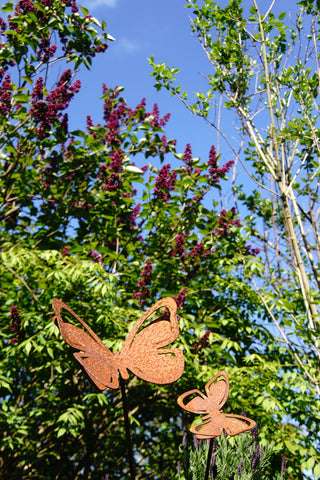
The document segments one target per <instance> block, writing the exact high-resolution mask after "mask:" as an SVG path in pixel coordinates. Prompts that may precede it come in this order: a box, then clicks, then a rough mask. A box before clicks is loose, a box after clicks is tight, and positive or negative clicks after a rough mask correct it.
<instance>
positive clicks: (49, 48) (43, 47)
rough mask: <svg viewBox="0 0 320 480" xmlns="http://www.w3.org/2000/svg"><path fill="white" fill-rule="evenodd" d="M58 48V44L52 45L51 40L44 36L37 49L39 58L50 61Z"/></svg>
mask: <svg viewBox="0 0 320 480" xmlns="http://www.w3.org/2000/svg"><path fill="white" fill-rule="evenodd" d="M56 50H57V45H50V40H49V39H47V38H45V37H43V38H42V39H41V41H40V44H39V49H38V50H37V55H38V59H39V60H42V61H43V62H48V61H49V59H50V58H51V57H53V56H54V54H55V53H56Z"/></svg>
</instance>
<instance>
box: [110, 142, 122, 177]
mask: <svg viewBox="0 0 320 480" xmlns="http://www.w3.org/2000/svg"><path fill="white" fill-rule="evenodd" d="M123 156H124V154H123V151H122V150H121V148H119V149H118V150H112V152H111V154H110V158H111V163H110V166H109V170H110V171H112V172H116V173H120V172H122V162H123Z"/></svg>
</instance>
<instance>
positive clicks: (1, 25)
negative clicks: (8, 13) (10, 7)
mask: <svg viewBox="0 0 320 480" xmlns="http://www.w3.org/2000/svg"><path fill="white" fill-rule="evenodd" d="M6 29H7V24H6V22H5V20H4V19H3V18H2V17H0V35H3V34H4V32H5V31H6Z"/></svg>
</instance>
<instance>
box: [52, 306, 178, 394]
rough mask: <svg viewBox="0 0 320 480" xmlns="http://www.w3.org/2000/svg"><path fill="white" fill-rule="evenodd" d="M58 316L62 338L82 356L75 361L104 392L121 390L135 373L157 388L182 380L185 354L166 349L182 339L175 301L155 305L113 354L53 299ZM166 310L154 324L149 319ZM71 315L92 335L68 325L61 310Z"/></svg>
mask: <svg viewBox="0 0 320 480" xmlns="http://www.w3.org/2000/svg"><path fill="white" fill-rule="evenodd" d="M52 307H53V310H54V313H55V318H54V321H56V322H57V325H58V327H59V330H60V332H61V335H62V338H63V339H64V341H65V342H66V343H68V344H69V345H70V346H71V347H73V348H76V349H77V350H79V352H76V353H74V354H73V355H74V357H75V358H76V359H77V360H78V362H79V363H80V365H81V366H82V367H83V368H84V370H85V371H86V373H87V374H88V375H89V377H90V379H91V380H92V382H93V383H94V384H95V385H96V386H97V387H98V388H99V389H100V390H105V389H106V388H107V387H110V388H113V389H116V388H118V387H119V378H118V375H120V376H121V378H123V379H124V380H127V379H128V378H129V374H128V370H131V372H133V373H134V374H135V375H137V376H138V377H139V378H141V379H143V380H145V381H147V382H151V383H157V384H167V383H173V382H175V381H176V380H178V379H179V378H180V377H181V375H182V373H183V370H184V359H183V353H182V350H180V349H179V348H168V349H165V348H163V347H166V346H167V345H169V344H170V343H172V342H173V341H174V340H176V338H177V337H178V335H179V325H178V320H177V305H176V302H175V301H174V300H173V299H172V298H169V297H167V298H163V299H162V300H159V301H158V302H157V303H156V304H155V305H153V306H152V307H151V308H150V309H149V310H148V311H147V312H146V313H145V314H144V315H142V317H141V318H140V319H139V320H138V321H137V322H136V323H135V325H134V326H133V328H132V330H131V331H130V332H129V334H128V336H127V338H126V340H125V342H124V344H123V347H122V350H121V352H120V353H119V352H114V353H112V352H111V351H110V350H109V349H108V348H107V347H106V345H105V344H104V343H103V342H102V341H101V340H100V338H99V337H98V336H97V335H96V334H95V333H94V331H93V330H92V329H91V328H90V327H89V326H88V325H87V324H86V323H85V322H84V321H83V320H82V319H81V318H80V317H79V316H78V315H77V314H76V313H75V312H74V311H73V310H71V308H70V307H68V305H66V304H65V303H64V302H62V301H61V300H58V299H56V298H55V299H53V301H52ZM163 307H165V308H166V309H167V312H168V314H167V315H166V314H161V313H160V316H159V317H158V318H156V319H155V320H154V321H151V322H150V321H149V317H150V316H151V315H152V314H153V313H154V312H156V311H157V310H158V309H160V308H163ZM62 309H64V310H66V311H67V312H69V313H70V314H71V315H72V316H73V317H74V318H75V319H76V320H77V321H78V322H79V323H80V324H81V325H82V326H83V327H84V328H85V330H86V331H87V332H88V333H86V332H85V331H84V330H83V329H81V328H79V327H76V326H75V325H73V324H72V323H69V322H66V321H64V320H63V318H62V316H61V310H62Z"/></svg>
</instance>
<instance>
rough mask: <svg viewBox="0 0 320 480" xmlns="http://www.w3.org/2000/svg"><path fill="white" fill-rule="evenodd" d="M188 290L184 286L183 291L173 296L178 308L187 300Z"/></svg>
mask: <svg viewBox="0 0 320 480" xmlns="http://www.w3.org/2000/svg"><path fill="white" fill-rule="evenodd" d="M187 292H188V290H187V289H186V288H184V289H183V290H182V291H181V292H179V293H178V295H177V296H176V297H173V299H174V300H175V302H176V304H177V306H178V308H179V307H182V306H183V305H184V302H185V301H186V296H187Z"/></svg>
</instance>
